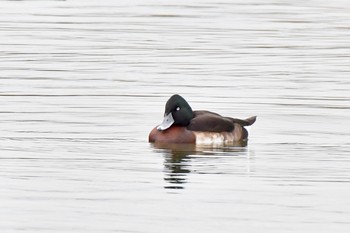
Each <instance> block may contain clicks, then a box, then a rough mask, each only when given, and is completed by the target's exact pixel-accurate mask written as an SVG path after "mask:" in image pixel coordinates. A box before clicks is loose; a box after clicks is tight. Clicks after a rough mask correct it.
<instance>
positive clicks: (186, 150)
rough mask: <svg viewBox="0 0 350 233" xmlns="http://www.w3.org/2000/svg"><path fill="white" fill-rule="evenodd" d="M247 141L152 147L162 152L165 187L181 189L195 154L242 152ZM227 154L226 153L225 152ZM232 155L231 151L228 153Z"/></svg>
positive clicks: (155, 144)
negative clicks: (216, 144)
mask: <svg viewBox="0 0 350 233" xmlns="http://www.w3.org/2000/svg"><path fill="white" fill-rule="evenodd" d="M246 146H247V143H246V142H244V143H235V144H234V145H230V146H225V147H213V146H210V147H209V146H205V147H204V146H196V145H194V144H163V143H161V144H160V143H154V144H152V147H153V148H154V149H157V150H160V151H159V152H161V153H163V154H164V180H165V181H166V183H167V184H166V185H165V186H164V188H165V189H183V188H184V187H185V184H186V183H187V175H188V174H189V173H191V172H192V170H191V160H193V159H194V158H196V157H194V156H196V155H199V156H201V155H203V156H211V155H213V156H215V155H218V153H220V155H223V153H224V152H242V151H245V150H246V148H245V147H246ZM226 155H227V154H226ZM229 155H230V156H232V153H229Z"/></svg>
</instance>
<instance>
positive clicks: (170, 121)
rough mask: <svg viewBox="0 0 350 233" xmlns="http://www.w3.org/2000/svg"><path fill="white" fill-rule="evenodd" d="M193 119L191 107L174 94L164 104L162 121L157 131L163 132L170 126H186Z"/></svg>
mask: <svg viewBox="0 0 350 233" xmlns="http://www.w3.org/2000/svg"><path fill="white" fill-rule="evenodd" d="M193 117H194V114H193V111H192V108H191V106H190V105H189V104H188V103H187V101H186V100H185V99H184V98H182V97H181V96H180V95H177V94H176V95H173V96H172V97H170V99H169V100H168V101H167V102H166V105H165V112H164V120H163V122H162V123H161V124H160V125H159V126H158V127H157V129H158V130H159V131H163V130H166V129H168V128H170V126H172V125H179V126H187V125H189V124H190V121H191V120H192V118H193Z"/></svg>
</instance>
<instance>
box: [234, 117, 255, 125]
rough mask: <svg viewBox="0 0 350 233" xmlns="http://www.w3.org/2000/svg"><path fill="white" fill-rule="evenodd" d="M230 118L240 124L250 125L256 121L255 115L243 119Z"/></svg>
mask: <svg viewBox="0 0 350 233" xmlns="http://www.w3.org/2000/svg"><path fill="white" fill-rule="evenodd" d="M230 119H231V121H232V122H233V123H237V124H239V125H241V126H250V125H252V124H254V122H255V121H256V116H252V117H249V118H247V119H245V120H242V119H237V118H231V117H230Z"/></svg>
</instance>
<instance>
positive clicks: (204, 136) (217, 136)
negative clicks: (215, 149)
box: [194, 132, 234, 145]
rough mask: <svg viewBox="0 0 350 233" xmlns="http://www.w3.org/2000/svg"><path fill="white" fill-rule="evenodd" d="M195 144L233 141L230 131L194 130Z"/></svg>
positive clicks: (216, 143)
mask: <svg viewBox="0 0 350 233" xmlns="http://www.w3.org/2000/svg"><path fill="white" fill-rule="evenodd" d="M194 134H195V135H196V144H199V145H200V144H202V145H222V144H225V143H230V142H233V141H234V138H233V135H232V133H224V134H223V133H214V132H194Z"/></svg>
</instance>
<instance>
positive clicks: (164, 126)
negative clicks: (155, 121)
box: [157, 112, 174, 131]
mask: <svg viewBox="0 0 350 233" xmlns="http://www.w3.org/2000/svg"><path fill="white" fill-rule="evenodd" d="M172 124H174V118H173V114H171V112H170V113H169V114H168V115H165V116H164V119H163V122H162V124H160V125H159V126H158V127H157V129H158V130H159V131H163V130H166V129H168V128H169V127H170V126H172Z"/></svg>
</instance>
